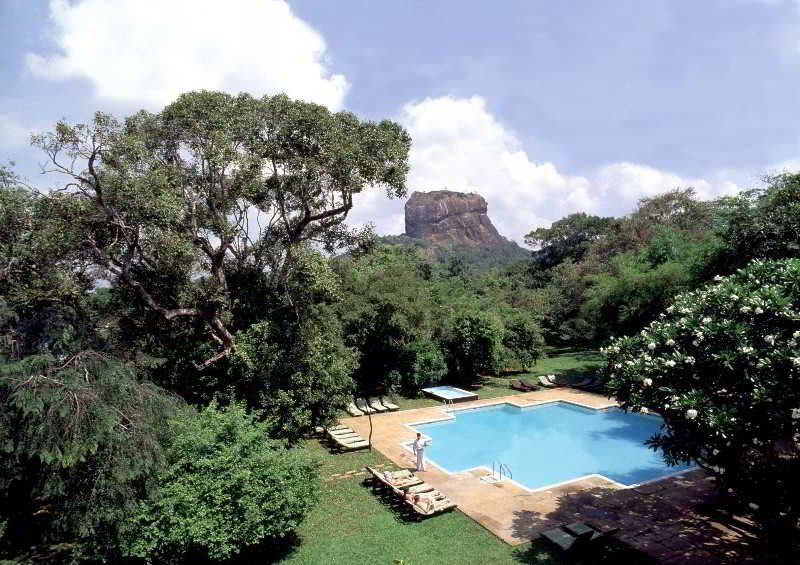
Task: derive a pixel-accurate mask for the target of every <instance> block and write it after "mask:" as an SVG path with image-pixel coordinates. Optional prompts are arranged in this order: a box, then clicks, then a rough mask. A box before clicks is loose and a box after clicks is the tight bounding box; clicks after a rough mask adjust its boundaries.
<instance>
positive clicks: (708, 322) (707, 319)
mask: <svg viewBox="0 0 800 565" xmlns="http://www.w3.org/2000/svg"><path fill="white" fill-rule="evenodd" d="M703 323H704V324H710V323H711V318H703Z"/></svg>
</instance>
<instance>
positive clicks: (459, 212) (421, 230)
mask: <svg viewBox="0 0 800 565" xmlns="http://www.w3.org/2000/svg"><path fill="white" fill-rule="evenodd" d="M486 210H487V205H486V200H484V199H483V197H482V196H480V195H479V194H464V193H463V192H452V191H450V190H434V191H432V192H414V193H412V194H411V198H409V199H408V201H407V202H406V235H407V236H409V237H414V238H418V239H426V240H428V241H433V242H435V243H439V244H446V245H448V244H457V243H462V244H468V245H479V246H491V245H497V244H500V243H508V241H507V240H506V239H505V238H504V237H502V236H501V235H500V234H499V233H497V229H495V227H494V225H492V221H491V220H490V219H489V216H487V215H486Z"/></svg>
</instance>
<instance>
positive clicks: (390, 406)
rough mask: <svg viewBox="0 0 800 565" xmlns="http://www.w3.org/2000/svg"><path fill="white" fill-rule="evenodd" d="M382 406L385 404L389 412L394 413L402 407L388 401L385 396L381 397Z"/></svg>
mask: <svg viewBox="0 0 800 565" xmlns="http://www.w3.org/2000/svg"><path fill="white" fill-rule="evenodd" d="M381 404H383V405H384V406H385V407H386V409H387V410H391V411H392V412H394V411H395V410H400V407H399V406H398V405H397V404H394V403H392V402H390V401H388V400H387V399H386V397H385V396H381Z"/></svg>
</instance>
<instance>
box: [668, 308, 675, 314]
mask: <svg viewBox="0 0 800 565" xmlns="http://www.w3.org/2000/svg"><path fill="white" fill-rule="evenodd" d="M674 309H675V307H674V306H670V307H669V308H667V312H670V313H671V312H672V311H673V310H674Z"/></svg>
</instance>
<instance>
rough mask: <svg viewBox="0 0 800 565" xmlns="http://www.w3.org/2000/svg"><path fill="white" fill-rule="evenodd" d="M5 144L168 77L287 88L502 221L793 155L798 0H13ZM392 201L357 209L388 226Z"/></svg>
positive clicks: (754, 175) (707, 189)
mask: <svg viewBox="0 0 800 565" xmlns="http://www.w3.org/2000/svg"><path fill="white" fill-rule="evenodd" d="M0 26H1V28H0V30H1V31H2V37H3V44H2V50H0V73H2V76H0V79H1V80H2V84H3V85H4V86H3V89H2V90H0V159H3V160H7V159H13V160H14V161H16V162H17V168H18V170H19V171H21V172H22V173H24V174H25V175H26V176H28V178H29V179H30V180H32V181H33V182H34V183H36V184H40V185H44V186H49V185H52V184H54V183H56V180H57V179H48V178H42V177H40V176H39V175H37V174H36V171H37V163H38V162H39V161H41V157H40V156H39V154H38V153H36V151H34V150H31V149H30V148H27V147H26V138H27V135H28V133H29V132H30V131H40V130H42V129H46V128H48V127H51V126H52V124H53V123H54V122H55V121H56V120H58V119H59V118H61V117H66V118H68V119H70V120H85V119H87V118H88V117H89V116H90V115H91V112H93V111H94V110H97V109H103V110H106V111H111V112H114V113H116V114H119V115H124V114H126V113H130V112H132V111H135V110H136V109H138V108H141V107H145V108H148V109H151V110H157V109H159V108H160V107H161V106H163V105H164V104H166V103H168V102H169V101H170V100H171V99H173V98H174V96H175V95H176V93H178V92H181V91H183V90H189V89H193V88H219V89H224V90H229V91H231V92H238V91H241V90H245V91H249V92H252V93H253V94H256V95H260V94H271V93H275V92H279V91H286V92H288V93H289V94H290V95H292V96H295V97H299V98H306V99H312V100H315V101H317V102H321V103H323V104H326V105H328V106H329V107H331V108H332V109H347V110H350V111H353V112H355V113H356V114H358V115H360V116H363V117H366V118H371V119H382V118H387V117H388V118H392V119H396V120H398V121H400V122H401V123H403V124H404V125H405V126H406V127H407V128H408V129H409V131H410V132H411V134H412V136H413V138H414V147H413V150H412V155H411V164H412V172H411V174H410V177H409V188H410V189H411V190H432V189H439V188H445V187H446V188H450V189H453V190H465V191H474V192H478V193H480V194H482V195H483V196H484V197H485V198H486V199H487V201H488V202H489V214H490V216H491V217H492V218H493V220H494V221H495V223H496V224H497V225H498V229H499V230H500V231H501V233H503V234H504V235H507V236H509V237H513V238H514V239H517V240H518V241H520V240H521V238H522V236H523V234H524V233H526V232H527V231H529V230H530V229H532V228H534V227H537V226H540V225H547V224H549V223H550V222H552V221H553V220H556V219H558V218H559V217H561V216H563V215H565V214H568V213H571V212H574V211H587V212H590V213H596V214H613V215H619V214H623V213H626V212H628V211H630V210H631V209H632V208H633V206H634V205H635V203H636V201H637V200H638V199H639V198H641V197H643V196H649V195H653V194H657V193H659V192H662V191H664V190H668V189H671V188H675V187H676V186H695V187H696V188H697V190H698V192H699V193H700V194H701V195H702V196H704V197H707V198H711V197H714V196H717V195H720V194H727V193H731V192H735V191H736V190H737V189H740V188H745V187H749V186H753V185H756V184H758V182H759V179H760V177H761V176H762V175H764V174H765V173H770V172H777V171H781V170H795V169H797V168H800V154H799V153H800V133H799V132H800V128H798V126H799V125H800V123H798V122H800V112H798V109H799V108H798V105H800V96H798V94H800V92H798V87H799V86H800V33H798V32H800V1H798V0H703V1H700V2H698V1H697V0H694V1H682V0H671V1H668V0H648V1H646V2H643V1H641V0H627V1H622V0H620V1H611V0H609V1H599V0H587V1H577V0H576V1H568V0H564V1H558V2H555V1H545V0H540V1H534V0H527V1H524V0H519V1H510V0H509V1H496V2H491V3H489V2H485V1H470V0H453V1H446V0H437V1H430V0H427V1H421V0H420V1H411V0H404V1H390V0H383V1H381V0H360V1H356V0H337V1H335V2H331V1H327V0H295V1H290V2H289V3H288V4H287V3H285V2H283V1H282V0H228V1H226V2H220V1H210V0H209V1H202V0H192V1H189V0H158V1H156V0H118V1H117V0H72V1H67V0H58V1H52V2H51V1H46V0H5V1H4V2H3V3H2V4H0ZM402 204H403V203H402V201H399V202H398V201H395V202H390V201H388V200H386V198H385V197H383V196H381V195H380V194H379V193H377V192H370V193H366V194H364V195H362V196H361V197H360V198H359V199H357V201H356V208H355V210H354V212H353V214H352V220H353V222H354V223H363V222H366V221H371V222H373V223H375V224H376V226H377V228H378V230H379V231H380V232H384V233H400V232H401V231H402V229H403V226H402Z"/></svg>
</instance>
